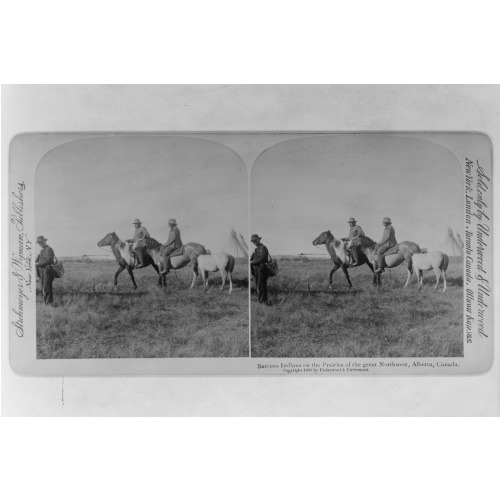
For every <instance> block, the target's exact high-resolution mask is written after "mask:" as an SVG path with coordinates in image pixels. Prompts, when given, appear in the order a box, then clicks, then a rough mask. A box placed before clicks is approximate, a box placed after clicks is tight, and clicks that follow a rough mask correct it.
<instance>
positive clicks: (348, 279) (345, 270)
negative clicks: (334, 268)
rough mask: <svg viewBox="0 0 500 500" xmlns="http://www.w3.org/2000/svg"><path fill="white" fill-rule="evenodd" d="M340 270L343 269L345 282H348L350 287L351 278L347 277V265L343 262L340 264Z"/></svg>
mask: <svg viewBox="0 0 500 500" xmlns="http://www.w3.org/2000/svg"><path fill="white" fill-rule="evenodd" d="M342 271H344V275H345V277H346V280H347V283H349V288H351V287H352V283H351V278H349V271H347V266H346V265H345V264H342Z"/></svg>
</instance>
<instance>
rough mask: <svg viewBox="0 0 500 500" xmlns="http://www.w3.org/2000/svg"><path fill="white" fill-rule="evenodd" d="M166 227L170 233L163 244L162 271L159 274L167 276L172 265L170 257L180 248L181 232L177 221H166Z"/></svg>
mask: <svg viewBox="0 0 500 500" xmlns="http://www.w3.org/2000/svg"><path fill="white" fill-rule="evenodd" d="M168 225H169V227H170V233H168V239H167V242H166V243H165V247H166V249H165V250H164V253H163V268H164V269H163V271H162V272H161V274H162V275H163V274H168V273H169V272H170V268H171V267H172V264H171V262H170V257H171V256H172V254H173V253H174V252H175V251H176V250H178V249H179V248H181V247H182V240H181V232H180V230H179V228H178V227H177V221H176V220H175V219H168Z"/></svg>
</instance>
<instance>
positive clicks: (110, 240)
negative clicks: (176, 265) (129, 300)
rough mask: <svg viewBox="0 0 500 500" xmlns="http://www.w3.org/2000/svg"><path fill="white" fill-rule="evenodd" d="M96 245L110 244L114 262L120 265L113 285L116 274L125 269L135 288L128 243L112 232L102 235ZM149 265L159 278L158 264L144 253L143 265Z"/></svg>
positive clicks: (132, 259)
mask: <svg viewBox="0 0 500 500" xmlns="http://www.w3.org/2000/svg"><path fill="white" fill-rule="evenodd" d="M97 246H98V247H107V246H110V247H111V251H112V252H113V255H114V256H115V259H116V262H118V265H119V266H120V267H119V269H118V271H116V274H115V286H116V285H117V284H118V282H117V278H118V275H119V274H120V273H121V272H122V271H123V270H124V269H126V270H127V271H128V274H129V276H130V279H131V280H132V283H133V284H134V290H135V289H137V283H136V282H135V278H134V273H133V271H132V269H134V256H133V254H132V252H131V250H130V244H129V243H127V242H126V241H122V240H120V238H118V236H117V235H116V233H115V232H112V233H108V234H107V235H106V236H104V238H103V239H102V240H101V241H99V243H97ZM149 265H151V266H153V268H154V270H155V271H156V272H157V273H158V276H159V279H160V280H161V276H160V270H159V269H158V266H157V265H156V264H155V262H154V260H153V259H152V258H151V257H150V256H149V255H145V256H144V267H146V266H149ZM163 278H165V277H163Z"/></svg>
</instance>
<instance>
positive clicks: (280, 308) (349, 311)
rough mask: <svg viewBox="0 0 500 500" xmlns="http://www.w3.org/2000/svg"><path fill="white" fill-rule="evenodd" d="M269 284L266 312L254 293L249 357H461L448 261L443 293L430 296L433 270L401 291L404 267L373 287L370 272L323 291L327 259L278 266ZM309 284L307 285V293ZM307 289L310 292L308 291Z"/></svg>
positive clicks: (457, 270)
mask: <svg viewBox="0 0 500 500" xmlns="http://www.w3.org/2000/svg"><path fill="white" fill-rule="evenodd" d="M279 264H280V273H279V274H278V276H276V277H274V278H269V281H268V290H269V299H270V302H271V303H272V306H271V307H268V306H265V305H261V304H258V303H257V301H256V296H255V294H252V338H251V346H252V347H251V349H252V356H253V357H297V358H303V357H436V356H463V308H462V304H463V279H462V275H463V273H462V263H461V261H458V259H453V258H452V259H450V266H449V268H448V271H447V281H448V289H447V290H446V292H445V293H442V281H441V284H440V288H439V290H438V291H435V290H434V283H435V277H434V273H433V272H426V273H424V287H423V288H422V289H421V290H419V289H418V286H417V283H416V278H415V277H413V280H412V282H411V284H410V285H409V286H408V287H407V288H403V285H404V283H405V281H406V274H407V273H406V268H405V267H404V266H403V265H402V266H400V267H398V268H394V269H391V270H390V271H389V270H387V271H386V272H385V273H384V274H383V275H382V288H381V289H376V288H374V287H373V286H372V284H371V283H372V273H371V271H370V270H369V269H368V267H367V266H362V267H360V268H354V269H350V270H349V274H350V276H351V281H352V283H353V287H352V288H351V289H349V287H348V284H347V281H346V279H345V277H344V275H343V273H342V271H341V270H338V271H337V272H336V273H335V274H334V276H333V288H332V289H330V288H329V287H328V273H329V271H330V269H331V268H332V263H331V261H326V260H320V261H309V262H291V261H279ZM308 281H309V287H308ZM309 289H310V290H309Z"/></svg>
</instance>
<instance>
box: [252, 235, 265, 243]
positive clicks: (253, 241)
mask: <svg viewBox="0 0 500 500" xmlns="http://www.w3.org/2000/svg"><path fill="white" fill-rule="evenodd" d="M261 239H262V238H261V237H260V236H259V235H258V234H252V237H251V238H250V241H251V242H252V243H255V242H256V241H260V240H261Z"/></svg>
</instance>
